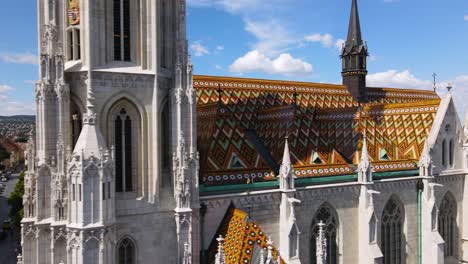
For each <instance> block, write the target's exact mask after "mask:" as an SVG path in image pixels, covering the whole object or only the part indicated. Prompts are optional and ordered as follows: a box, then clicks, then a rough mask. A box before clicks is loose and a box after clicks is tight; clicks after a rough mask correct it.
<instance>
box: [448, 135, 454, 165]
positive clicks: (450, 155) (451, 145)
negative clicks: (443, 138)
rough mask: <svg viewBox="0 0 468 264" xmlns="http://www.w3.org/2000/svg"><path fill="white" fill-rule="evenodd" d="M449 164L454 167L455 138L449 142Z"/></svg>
mask: <svg viewBox="0 0 468 264" xmlns="http://www.w3.org/2000/svg"><path fill="white" fill-rule="evenodd" d="M448 154H449V164H450V167H453V154H454V153H453V139H450V142H449V153H448Z"/></svg>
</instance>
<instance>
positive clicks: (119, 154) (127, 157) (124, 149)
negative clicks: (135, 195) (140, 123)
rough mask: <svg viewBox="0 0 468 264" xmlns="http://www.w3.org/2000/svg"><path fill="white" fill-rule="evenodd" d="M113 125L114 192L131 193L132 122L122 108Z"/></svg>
mask: <svg viewBox="0 0 468 264" xmlns="http://www.w3.org/2000/svg"><path fill="white" fill-rule="evenodd" d="M114 123H115V125H114V128H115V160H116V164H115V165H116V168H115V169H116V170H115V176H116V181H115V182H116V191H117V192H131V191H133V184H132V183H133V179H132V178H133V177H132V175H133V170H132V164H133V160H132V156H133V153H132V120H131V119H130V116H128V115H127V111H126V110H125V109H124V108H122V109H121V111H120V113H119V115H118V116H117V117H116V119H115V121H114Z"/></svg>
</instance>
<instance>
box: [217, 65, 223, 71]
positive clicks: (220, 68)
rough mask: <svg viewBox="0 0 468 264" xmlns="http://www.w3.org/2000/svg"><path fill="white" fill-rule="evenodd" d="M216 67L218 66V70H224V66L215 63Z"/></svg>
mask: <svg viewBox="0 0 468 264" xmlns="http://www.w3.org/2000/svg"><path fill="white" fill-rule="evenodd" d="M215 68H216V69H217V70H222V69H223V66H221V65H218V64H216V65H215Z"/></svg>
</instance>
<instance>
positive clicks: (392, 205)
mask: <svg viewBox="0 0 468 264" xmlns="http://www.w3.org/2000/svg"><path fill="white" fill-rule="evenodd" d="M403 217H404V209H403V207H402V206H401V204H400V203H398V202H397V201H396V200H395V198H394V197H392V198H391V199H390V200H389V201H388V202H387V205H386V206H385V208H384V211H383V214H382V224H381V232H382V235H381V244H380V248H381V250H382V252H383V255H384V256H383V263H384V264H400V263H402V252H403Z"/></svg>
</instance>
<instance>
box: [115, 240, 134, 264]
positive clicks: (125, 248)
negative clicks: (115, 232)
mask: <svg viewBox="0 0 468 264" xmlns="http://www.w3.org/2000/svg"><path fill="white" fill-rule="evenodd" d="M117 258H118V260H117V263H118V264H135V263H136V254H135V244H133V241H132V240H130V239H129V238H124V239H123V240H122V241H121V242H120V243H119V248H118V256H117Z"/></svg>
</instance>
